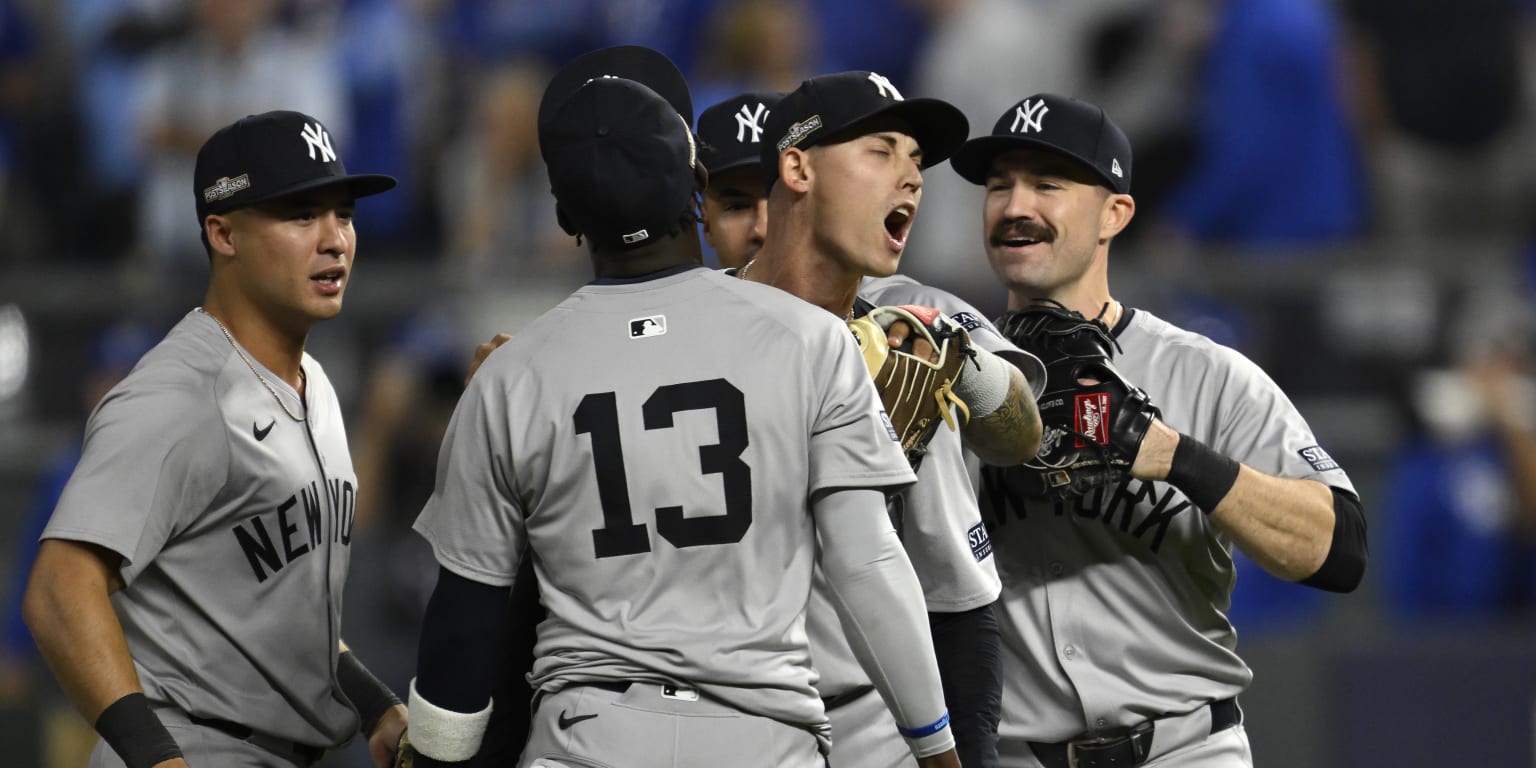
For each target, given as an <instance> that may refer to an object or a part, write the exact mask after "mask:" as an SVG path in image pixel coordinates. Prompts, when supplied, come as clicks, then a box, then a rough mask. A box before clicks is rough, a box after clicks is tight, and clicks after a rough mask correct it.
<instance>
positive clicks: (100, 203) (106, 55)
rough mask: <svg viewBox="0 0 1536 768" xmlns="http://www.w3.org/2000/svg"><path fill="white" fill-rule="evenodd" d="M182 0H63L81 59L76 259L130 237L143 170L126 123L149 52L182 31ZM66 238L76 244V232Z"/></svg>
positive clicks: (121, 245)
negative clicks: (80, 195) (82, 234)
mask: <svg viewBox="0 0 1536 768" xmlns="http://www.w3.org/2000/svg"><path fill="white" fill-rule="evenodd" d="M188 5H189V4H188V2H187V0H68V1H67V2H65V3H63V4H62V14H61V19H62V21H63V24H64V27H65V34H66V36H67V39H68V41H69V48H70V55H71V56H72V58H73V59H74V60H75V61H76V62H77V63H78V64H77V66H78V75H77V79H76V88H75V94H74V101H75V103H74V110H75V112H76V113H77V115H78V118H77V119H78V120H79V123H80V125H79V131H80V143H81V147H80V150H81V152H80V154H81V157H80V159H79V163H80V166H81V167H80V173H81V175H82V177H83V179H82V180H77V181H76V182H75V186H76V188H77V189H79V190H81V191H82V192H83V194H84V195H85V198H84V199H83V200H82V201H81V204H80V215H81V217H82V219H83V221H82V222H81V226H80V231H81V232H89V233H91V234H90V239H89V243H88V244H87V243H85V242H83V241H84V238H80V239H79V245H80V246H84V247H77V248H74V249H72V250H75V251H76V255H77V256H78V257H80V258H88V259H93V260H98V261H105V262H111V261H116V260H118V259H120V258H121V257H122V256H123V255H124V253H126V252H127V250H128V248H129V247H130V246H131V245H132V244H133V241H134V231H135V228H136V225H137V221H138V184H139V181H140V179H141V177H142V174H143V172H144V146H143V145H142V142H140V141H139V135H138V133H137V132H135V131H132V130H123V126H125V125H132V124H133V123H134V120H135V119H136V118H137V114H138V113H137V111H136V110H137V109H138V108H137V107H136V106H135V101H136V100H137V99H138V97H139V86H140V83H141V82H142V80H143V77H144V67H145V63H146V61H147V60H148V57H149V55H150V54H151V53H153V52H154V51H156V50H158V49H160V48H162V47H164V46H165V45H167V44H169V43H172V42H174V41H175V40H177V39H179V38H180V37H181V36H183V35H185V34H186V33H187V29H188V27H189V25H190V23H191V21H190V14H189V7H188ZM66 242H68V243H70V244H71V245H75V244H76V242H77V241H76V240H75V239H74V238H69V239H67V240H66Z"/></svg>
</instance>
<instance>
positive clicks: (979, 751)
mask: <svg viewBox="0 0 1536 768" xmlns="http://www.w3.org/2000/svg"><path fill="white" fill-rule="evenodd" d="M994 605H995V603H989V604H987V605H984V606H982V607H980V608H976V609H973V610H969V611H962V612H960V613H929V614H928V626H929V628H930V629H931V631H932V632H933V651H934V655H935V656H937V657H938V661H939V677H940V679H941V680H942V682H943V684H944V705H945V706H946V707H948V708H949V727H950V730H951V731H952V732H953V733H954V734H955V751H956V752H958V753H959V755H960V764H961V765H964V766H965V767H966V768H973V767H975V768H997V722H998V719H999V717H1001V713H1002V706H1003V670H1002V655H1001V648H1000V646H1001V640H1000V638H999V636H998V628H997V615H996V614H995V613H993V612H992V611H993V606H994Z"/></svg>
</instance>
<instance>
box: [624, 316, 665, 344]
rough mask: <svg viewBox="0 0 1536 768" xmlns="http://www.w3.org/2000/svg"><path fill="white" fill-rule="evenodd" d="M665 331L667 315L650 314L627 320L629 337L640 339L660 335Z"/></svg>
mask: <svg viewBox="0 0 1536 768" xmlns="http://www.w3.org/2000/svg"><path fill="white" fill-rule="evenodd" d="M666 332H667V316H666V315H651V316H650V317H637V318H635V319H633V320H631V321H629V337H630V338H631V339H642V338H645V337H647V336H661V335H664V334H666Z"/></svg>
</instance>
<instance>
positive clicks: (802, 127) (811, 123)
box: [777, 115, 821, 152]
mask: <svg viewBox="0 0 1536 768" xmlns="http://www.w3.org/2000/svg"><path fill="white" fill-rule="evenodd" d="M819 128H821V115H811V116H810V117H807V118H806V119H804V120H801V121H800V122H798V123H795V124H794V125H791V126H790V127H789V132H788V133H785V134H784V138H782V139H779V143H778V145H777V146H778V148H779V151H780V152H783V151H784V150H786V149H789V148H790V147H793V146H795V145H796V144H799V143H800V142H802V141H805V137H807V136H809V135H811V134H812V133H815V132H816V130H817V129H819Z"/></svg>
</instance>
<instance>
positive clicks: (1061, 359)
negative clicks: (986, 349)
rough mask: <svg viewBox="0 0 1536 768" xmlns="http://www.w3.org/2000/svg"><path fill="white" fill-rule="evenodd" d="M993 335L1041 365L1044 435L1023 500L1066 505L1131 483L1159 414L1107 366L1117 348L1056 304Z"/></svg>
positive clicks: (1043, 302)
mask: <svg viewBox="0 0 1536 768" xmlns="http://www.w3.org/2000/svg"><path fill="white" fill-rule="evenodd" d="M997 329H998V331H999V332H1001V333H1002V334H1003V335H1004V336H1006V337H1008V339H1009V340H1010V341H1012V342H1013V343H1014V344H1015V345H1017V346H1018V347H1019V348H1021V349H1024V350H1026V351H1029V352H1032V353H1034V354H1035V355H1036V356H1037V357H1039V358H1040V360H1041V361H1042V362H1044V363H1045V370H1046V391H1045V393H1044V394H1042V395H1041V396H1040V403H1039V406H1040V421H1041V424H1042V425H1043V427H1044V430H1043V434H1042V435H1041V438H1040V451H1039V453H1037V454H1036V456H1035V458H1034V459H1033V460H1031V461H1029V462H1026V463H1025V464H1024V469H1025V470H1026V472H1025V474H1026V476H1029V477H1032V478H1033V480H1032V485H1033V487H1027V488H1025V489H1024V491H1025V493H1026V494H1028V495H1030V496H1033V497H1035V498H1043V499H1064V498H1070V497H1074V496H1081V495H1083V494H1085V493H1087V492H1088V491H1090V490H1092V489H1094V488H1097V487H1099V486H1102V485H1107V484H1110V483H1115V482H1118V481H1119V480H1120V479H1121V478H1123V477H1125V476H1126V475H1129V474H1130V471H1131V465H1132V463H1133V462H1135V460H1136V453H1137V452H1138V451H1139V450H1140V449H1141V441H1142V439H1143V438H1144V437H1146V435H1147V429H1148V428H1149V427H1151V425H1152V420H1153V419H1155V418H1158V417H1159V416H1161V412H1159V411H1158V409H1157V406H1155V405H1153V404H1152V401H1151V400H1150V399H1149V398H1148V397H1147V393H1146V392H1144V391H1142V390H1141V389H1140V388H1139V387H1137V386H1136V385H1134V384H1132V383H1130V382H1129V381H1126V379H1125V377H1124V376H1121V375H1120V372H1119V371H1118V370H1116V369H1115V366H1114V364H1113V363H1111V362H1110V359H1111V357H1112V356H1113V353H1114V352H1116V351H1119V349H1120V345H1119V342H1117V341H1115V338H1114V336H1112V335H1111V334H1110V332H1109V328H1107V327H1105V325H1104V323H1103V322H1101V321H1099V320H1098V319H1093V320H1089V319H1088V318H1086V317H1083V316H1082V315H1081V314H1079V313H1077V312H1074V311H1072V310H1070V309H1067V308H1066V307H1065V306H1062V305H1061V304H1060V303H1057V302H1055V301H1051V300H1049V299H1036V300H1035V301H1034V302H1033V303H1032V304H1031V305H1030V306H1028V307H1025V308H1023V309H1017V310H1014V311H1011V312H1008V313H1007V314H1004V315H1003V316H1002V317H1000V318H998V321H997ZM1080 380H1081V381H1080ZM1083 381H1092V382H1094V383H1092V384H1085V383H1082V382H1083Z"/></svg>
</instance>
